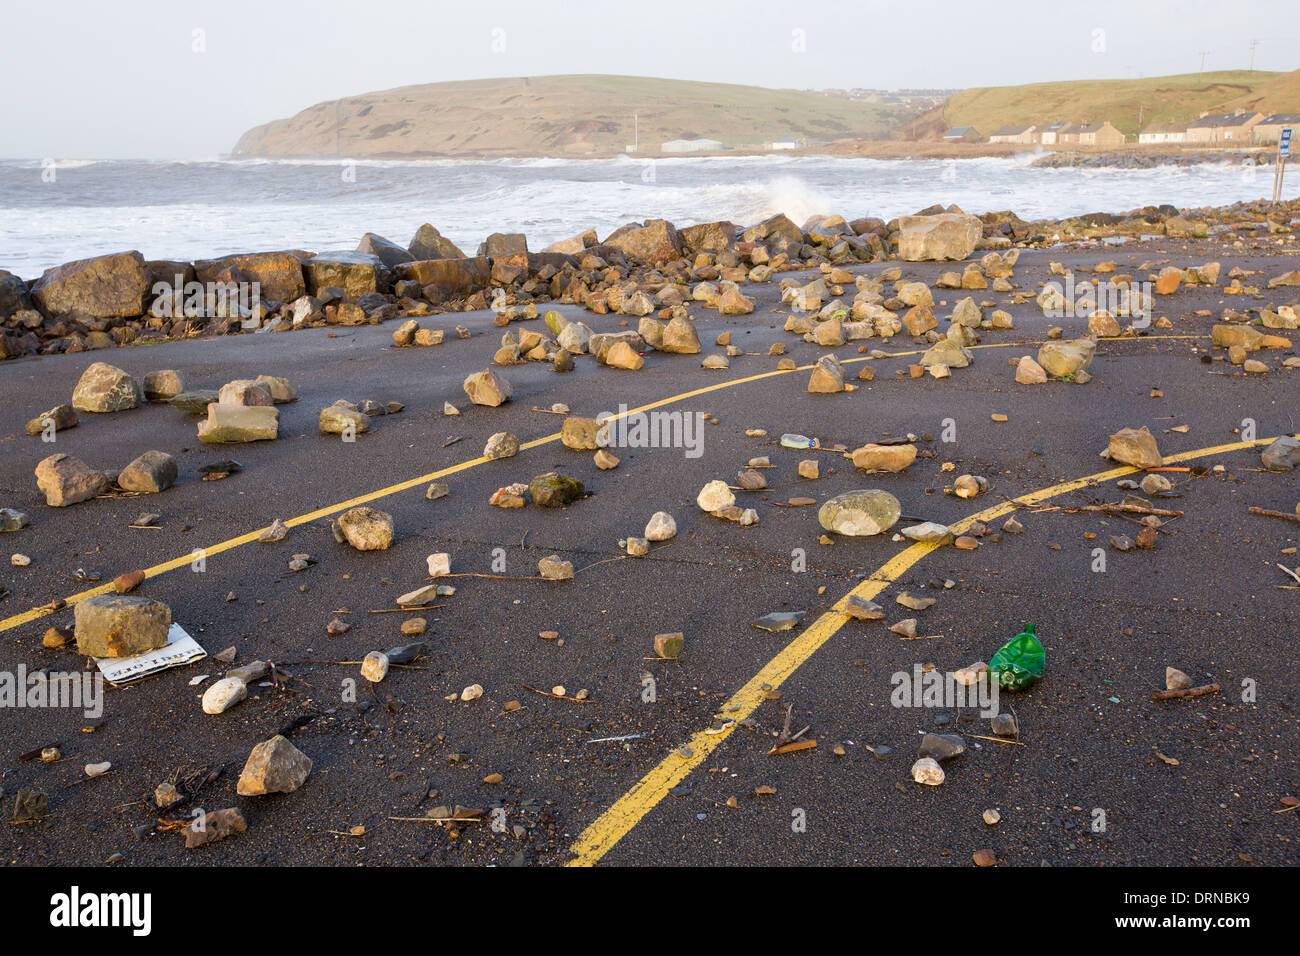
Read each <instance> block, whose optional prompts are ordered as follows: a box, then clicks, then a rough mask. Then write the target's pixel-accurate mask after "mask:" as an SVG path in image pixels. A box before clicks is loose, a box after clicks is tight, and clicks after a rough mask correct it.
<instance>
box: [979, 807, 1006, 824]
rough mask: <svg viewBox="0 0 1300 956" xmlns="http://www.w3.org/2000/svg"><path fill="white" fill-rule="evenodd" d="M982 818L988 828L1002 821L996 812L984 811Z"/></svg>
mask: <svg viewBox="0 0 1300 956" xmlns="http://www.w3.org/2000/svg"><path fill="white" fill-rule="evenodd" d="M983 817H984V822H985V823H987V824H988V825H989V826H994V825H995V824H996V823H997V822H998V821H999V820H1001V819H1002V814H1000V813H998V812H997V811H996V810H985V811H984V813H983Z"/></svg>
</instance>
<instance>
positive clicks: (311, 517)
mask: <svg viewBox="0 0 1300 956" xmlns="http://www.w3.org/2000/svg"><path fill="white" fill-rule="evenodd" d="M1145 338H1146V340H1148V341H1149V340H1152V339H1181V338H1205V336H1197V335H1165V336H1154V335H1152V336H1146V337H1145ZM1120 340H1121V339H1115V340H1113V341H1120ZM1133 341H1141V340H1140V339H1134V340H1133ZM1027 344H1036V343H1025V342H991V343H988V344H986V345H976V346H973V348H1023V347H1025V346H1026V345H1027ZM923 351H925V350H924V349H914V350H911V351H906V352H896V353H890V355H889V356H888V358H904V357H906V356H909V355H919V354H921V353H922V352H923ZM870 360H871V356H860V357H857V358H850V359H842V360H841V362H842V363H843V364H847V363H849V362H866V361H870ZM811 368H813V365H812V364H808V365H800V366H798V367H796V368H792V369H775V370H773V371H771V372H760V373H758V374H756V375H747V376H745V377H744V378H735V379H728V380H727V381H725V382H715V383H714V384H713V385H705V386H703V387H702V388H697V389H692V390H691V391H689V392H682V393H681V394H679V395H673V396H672V397H670V398H665V399H661V400H660V401H656V402H650V403H648V404H646V405H641V406H638V407H637V408H630V409H628V410H627V411H626V412H623V413H621V414H619V415H614V416H612V417H613V418H621V417H622V416H623V415H634V414H638V413H640V412H647V411H650V410H651V409H655V408H660V407H662V406H664V405H671V404H672V403H674V402H681V401H685V400H686V399H688V398H694V397H695V396H697V395H705V394H707V393H709V392H716V391H719V390H721V389H724V388H732V387H734V386H736V385H745V384H747V383H749V382H757V381H760V380H762V379H765V378H772V377H774V376H778V375H789V374H791V373H792V372H806V371H808V370H809V369H811ZM559 437H560V433H559V432H554V433H552V434H550V435H546V436H543V437H542V438H535V439H533V440H532V441H528V442H525V443H523V444H522V445H520V446H519V448H520V450H521V451H524V450H527V449H529V448H536V447H538V446H539V445H546V444H549V443H550V442H553V441H556V440H558V439H559ZM486 461H488V459H487V458H484V457H482V456H479V457H478V458H471V459H469V460H468V461H463V462H460V463H459V464H456V465H451V466H449V467H447V468H443V469H441V470H439V471H433V472H430V473H429V474H427V475H421V476H419V477H418V478H410V479H408V480H406V481H402V482H398V483H397V484H394V485H389V486H388V487H387V488H380V489H379V490H377V491H371V492H368V493H366V494H364V495H360V496H358V497H356V498H352V499H350V500H348V501H341V502H339V503H338V504H333V505H326V506H325V507H323V508H318V509H316V510H315V511H312V512H309V513H308V514H305V515H299V516H298V517H296V518H290V519H288V520H287V521H285V524H286V525H288V526H289V527H291V528H292V527H296V526H297V525H300V524H305V523H307V522H309V521H315V520H317V519H318V518H325V517H328V516H330V515H334V514H338V513H339V512H340V511H346V510H347V509H348V508H355V507H357V506H358V505H363V504H367V503H369V502H371V501H376V500H378V499H380V498H386V497H388V496H389V495H394V494H397V493H399V492H402V491H406V490H408V489H410V488H414V487H415V486H416V485H420V484H423V483H425V482H429V481H436V480H437V479H439V478H445V477H446V476H447V475H454V474H456V473H457V472H461V471H466V470H468V469H470V468H474V467H476V466H477V465H481V464H484V463H485V462H486ZM267 527H269V526H267ZM267 527H263V528H258V529H257V530H256V531H249V532H248V533H247V534H242V535H239V536H238V537H236V538H230V539H228V540H226V541H222V542H220V543H218V544H213V545H209V546H207V547H205V548H200V549H196V550H197V551H202V552H203V555H204V557H205V558H206V557H210V556H212V555H214V554H221V553H222V552H224V551H230V550H231V549H233V548H238V547H241V546H242V545H245V544H249V543H250V542H253V541H256V540H257V539H258V538H260V537H261V536H262V535H263V534H264V533H265V532H266V531H267ZM194 559H195V552H191V553H190V554H187V555H183V556H181V557H177V558H172V559H171V560H170V561H164V562H163V563H161V564H155V565H154V566H153V567H150V568H145V571H144V575H145V577H146V578H156V577H158V576H159V575H161V574H166V573H167V572H168V571H175V570H176V569H178V568H183V567H186V566H187V565H189V564H191V563H192V562H193V561H194ZM112 590H113V585H112V582H109V583H107V584H101V585H99V586H98V587H94V588H90V589H88V590H85V591H78V592H77V593H76V594H70V595H68V596H67V597H65V598H63V602H64V604H65V605H71V604H76V603H77V602H79V601H84V600H86V599H87V598H92V597H96V596H97V595H100V594H107V593H109V592H110V591H112ZM53 613H54V609H53V608H52V607H51V606H50V605H48V604H47V605H45V606H43V607H35V608H32V609H30V610H28V611H23V612H21V613H19V614H15V615H13V616H12V617H7V618H4V619H3V620H0V633H3V632H4V631H9V630H12V629H13V628H15V627H21V626H22V625H24V624H27V623H29V622H31V621H35V620H37V619H39V618H42V617H45V616H46V615H48V614H53Z"/></svg>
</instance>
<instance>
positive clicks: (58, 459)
mask: <svg viewBox="0 0 1300 956" xmlns="http://www.w3.org/2000/svg"><path fill="white" fill-rule="evenodd" d="M36 487H37V488H39V489H40V490H41V492H42V494H44V495H45V503H46V504H47V505H49V506H50V507H51V508H66V507H67V506H68V505H75V504H77V503H78V502H81V501H88V500H90V499H91V498H93V497H95V496H96V495H98V494H99V493H100V492H102V491H103V490H104V489H105V488H107V487H108V479H106V478H105V477H104V475H103V473H101V472H98V471H95V470H93V469H92V468H91V467H90V466H89V465H87V464H86V463H85V462H83V461H81V460H80V459H77V458H73V457H72V456H71V455H64V454H61V453H60V454H56V455H50V456H49V457H48V458H46V459H43V460H42V461H41V463H40V464H38V465H37V466H36Z"/></svg>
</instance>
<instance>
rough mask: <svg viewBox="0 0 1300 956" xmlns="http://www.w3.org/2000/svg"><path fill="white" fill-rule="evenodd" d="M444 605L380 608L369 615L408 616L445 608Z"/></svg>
mask: <svg viewBox="0 0 1300 956" xmlns="http://www.w3.org/2000/svg"><path fill="white" fill-rule="evenodd" d="M446 606H447V605H445V604H421V605H419V606H418V607H381V608H379V609H377V610H373V611H371V612H370V613H371V614H408V613H410V612H411V611H436V610H438V608H440V607H446Z"/></svg>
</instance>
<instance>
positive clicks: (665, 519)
mask: <svg viewBox="0 0 1300 956" xmlns="http://www.w3.org/2000/svg"><path fill="white" fill-rule="evenodd" d="M732 500H733V501H734V500H735V499H734V498H733V499H732ZM676 534H677V522H676V521H675V520H673V516H672V515H670V514H669V513H668V512H666V511H656V512H655V513H654V514H653V515H651V517H650V520H649V521H648V522H647V523H646V526H645V539H646V540H647V541H667V540H669V539H670V538H672V537H674V536H675V535H676Z"/></svg>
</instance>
